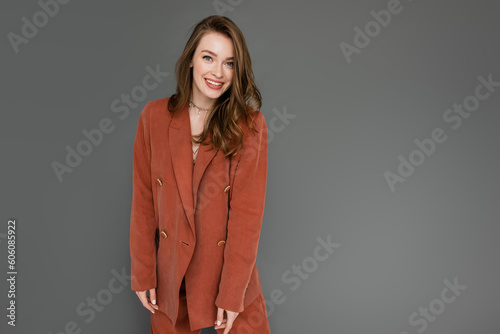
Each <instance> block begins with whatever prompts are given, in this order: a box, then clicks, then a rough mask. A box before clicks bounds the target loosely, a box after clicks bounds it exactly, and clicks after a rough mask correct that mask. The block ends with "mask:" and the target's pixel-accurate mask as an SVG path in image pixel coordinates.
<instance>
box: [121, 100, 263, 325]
mask: <svg viewBox="0 0 500 334" xmlns="http://www.w3.org/2000/svg"><path fill="white" fill-rule="evenodd" d="M168 99H169V98H164V99H159V100H155V101H150V102H148V103H147V105H146V106H145V108H144V109H143V111H142V112H141V114H140V116H139V123H138V127H137V133H136V138H135V142H134V147H133V195H132V210H131V220H130V256H131V289H132V290H133V291H144V290H148V289H151V288H156V296H157V304H158V307H159V310H160V311H161V312H164V313H166V314H167V316H168V317H169V318H170V319H171V321H172V323H173V324H175V323H176V321H177V311H178V304H179V289H180V285H181V281H182V278H183V277H184V276H185V285H186V293H187V295H186V298H187V304H188V312H189V318H190V323H191V329H192V330H195V329H199V328H204V327H210V326H213V325H214V321H215V319H216V316H217V307H220V308H223V309H226V310H230V311H235V312H242V311H243V310H244V308H245V307H246V306H248V305H249V304H250V303H251V302H252V301H253V300H254V299H255V298H256V297H257V296H258V294H259V293H262V288H261V283H260V278H259V273H258V271H257V266H256V257H257V248H258V243H259V238H260V231H261V225H262V218H263V215H264V203H265V194H266V178H267V144H268V138H267V125H266V121H265V119H264V115H263V114H262V113H261V112H260V111H254V112H253V114H252V115H253V116H255V118H254V124H255V128H256V129H257V130H258V131H259V132H258V133H254V132H253V131H251V129H249V128H248V126H247V125H246V123H245V122H244V121H243V120H242V119H240V120H238V124H239V125H240V126H241V127H242V129H243V131H244V141H243V147H242V149H241V151H240V152H239V153H238V154H237V155H236V156H234V157H233V158H232V159H231V160H232V161H231V163H230V159H229V158H226V157H224V155H223V152H222V151H220V150H214V149H212V150H210V149H211V147H209V146H205V145H200V148H199V150H198V154H197V157H196V164H195V165H194V166H193V154H192V153H193V151H192V145H191V124H190V119H189V111H188V105H187V104H186V105H185V106H184V108H183V109H182V110H181V111H180V112H177V113H175V114H172V113H170V112H169V111H168V110H167V102H168ZM230 167H231V169H232V170H231V173H230V170H229V169H230ZM230 175H231V180H230ZM229 199H230V205H228V200H229Z"/></svg>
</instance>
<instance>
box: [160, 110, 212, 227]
mask: <svg viewBox="0 0 500 334" xmlns="http://www.w3.org/2000/svg"><path fill="white" fill-rule="evenodd" d="M168 139H169V143H168V144H169V148H170V153H171V156H172V165H173V170H174V174H175V179H176V180H177V185H178V187H179V193H180V196H181V200H182V205H183V207H184V211H185V212H186V216H187V218H188V222H189V225H190V226H191V230H192V231H193V235H194V233H195V223H194V208H195V207H196V199H197V196H196V195H197V192H198V187H199V185H200V181H201V178H202V176H203V173H204V172H205V169H206V168H207V166H208V164H209V162H210V161H211V160H212V159H213V157H214V156H215V154H216V153H217V152H218V150H214V149H212V150H210V148H211V146H207V145H200V148H199V150H198V154H197V156H196V164H195V166H194V170H193V146H192V142H191V121H190V119H189V109H188V103H186V104H185V105H184V107H183V108H182V109H181V110H180V111H179V112H176V113H173V115H172V121H171V122H170V129H169V138H168ZM210 139H211V136H210V134H209V135H208V140H210Z"/></svg>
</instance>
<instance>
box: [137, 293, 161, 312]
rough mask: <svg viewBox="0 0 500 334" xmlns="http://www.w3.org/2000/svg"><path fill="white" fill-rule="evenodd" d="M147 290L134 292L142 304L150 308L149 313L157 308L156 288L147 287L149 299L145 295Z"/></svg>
mask: <svg viewBox="0 0 500 334" xmlns="http://www.w3.org/2000/svg"><path fill="white" fill-rule="evenodd" d="M147 291H148V290H144V291H136V292H135V293H136V294H137V296H138V297H139V300H140V301H141V303H142V306H144V307H145V308H147V309H148V310H150V311H151V313H153V314H154V313H155V310H157V309H158V305H156V289H155V288H153V289H149V296H150V297H151V299H149V298H148V296H147V295H146V292H147Z"/></svg>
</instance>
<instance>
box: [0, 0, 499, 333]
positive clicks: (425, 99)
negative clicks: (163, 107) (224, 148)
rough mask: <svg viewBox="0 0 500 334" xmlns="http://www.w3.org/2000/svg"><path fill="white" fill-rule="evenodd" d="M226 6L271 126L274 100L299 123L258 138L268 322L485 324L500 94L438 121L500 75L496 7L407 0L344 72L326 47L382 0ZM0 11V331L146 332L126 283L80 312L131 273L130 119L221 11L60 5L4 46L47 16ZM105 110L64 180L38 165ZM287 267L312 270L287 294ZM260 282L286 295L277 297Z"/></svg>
mask: <svg viewBox="0 0 500 334" xmlns="http://www.w3.org/2000/svg"><path fill="white" fill-rule="evenodd" d="M221 1H223V2H225V3H227V2H228V1H229V0H221ZM232 4H233V5H232V6H231V8H232V11H226V12H225V13H224V15H227V16H229V17H230V18H231V19H233V20H234V21H235V22H236V24H238V25H239V26H240V28H241V29H242V31H243V33H244V35H245V37H246V40H247V43H248V46H249V49H250V52H251V56H252V61H253V64H254V73H255V77H256V81H257V85H258V87H259V88H260V89H261V91H262V94H263V98H264V100H263V101H264V104H263V106H262V109H261V111H262V112H263V113H264V115H265V116H266V120H267V122H268V125H270V122H271V120H272V119H273V118H277V113H276V110H278V111H279V112H281V113H283V112H284V110H286V112H287V113H288V114H290V115H295V118H293V119H289V120H288V124H284V123H282V122H280V121H276V125H277V126H278V125H279V126H281V125H284V126H283V127H282V128H279V130H278V129H277V128H275V130H273V129H270V132H272V136H273V137H272V140H270V143H269V178H268V190H267V196H266V211H265V216H264V222H263V228H262V234H261V241H260V248H259V255H258V260H257V261H258V267H259V272H260V274H261V281H262V285H263V292H264V296H265V298H266V300H268V313H269V322H270V325H271V330H272V332H273V333H313V332H315V333H345V334H347V333H352V334H359V333H384V334H386V333H389V334H399V333H404V332H407V333H421V332H425V333H484V334H486V333H498V332H499V330H500V324H499V323H498V313H499V311H500V309H499V305H498V300H499V297H500V291H499V281H500V269H499V267H498V255H499V250H500V245H499V243H498V240H497V239H498V235H499V207H500V206H499V192H498V187H499V185H500V178H499V174H498V170H499V169H500V159H499V158H498V153H496V152H498V143H499V139H500V135H499V132H498V130H497V124H498V123H499V121H500V115H499V106H500V97H499V95H500V89H498V88H497V89H496V91H495V92H493V93H491V96H490V97H489V98H488V99H487V100H485V101H481V103H480V106H479V108H478V109H477V110H476V111H474V112H472V114H471V116H470V117H469V118H467V119H463V123H462V125H461V127H460V128H458V129H456V130H453V129H452V128H451V126H450V123H446V122H444V120H443V114H444V112H445V111H446V110H447V109H448V108H450V107H452V106H453V104H454V103H462V102H463V100H464V99H465V98H466V97H467V96H469V95H471V94H473V93H474V90H475V88H476V86H477V85H478V84H479V81H478V80H477V77H478V76H480V75H482V76H483V77H487V76H488V75H489V74H491V75H492V77H493V80H494V81H497V82H498V81H500V69H499V64H498V59H500V47H499V45H498V31H499V29H500V21H499V20H498V12H499V9H500V6H499V5H498V3H497V2H495V1H451V0H447V1H444V0H441V1H409V0H402V1H401V6H402V7H403V10H402V11H401V12H400V13H399V14H397V15H392V20H391V22H390V23H389V25H388V26H387V27H385V28H382V29H381V31H380V33H379V34H378V35H377V36H375V37H373V38H372V39H371V42H370V44H369V45H368V46H367V47H365V48H363V49H362V50H361V52H360V53H359V54H354V55H353V56H352V61H351V62H350V63H348V62H347V61H346V58H345V57H344V55H343V54H342V52H341V49H340V47H339V44H340V43H341V42H346V43H349V44H353V40H354V36H355V31H354V30H353V29H354V27H356V26H358V27H360V28H364V26H365V24H367V23H368V22H370V21H373V20H374V19H373V17H372V16H371V15H370V11H371V10H375V11H379V10H382V9H386V8H387V4H388V1H386V0H384V1H379V0H377V1H356V2H354V1H347V0H345V1H308V2H306V1H262V0H261V1H248V0H243V1H238V0H233V1H232ZM1 7H2V10H1V14H0V15H1V20H0V25H1V29H0V31H1V32H2V34H3V35H4V38H2V42H1V54H2V65H1V66H2V89H1V91H2V99H0V104H1V115H2V122H0V127H1V128H0V136H1V140H0V147H1V156H2V167H1V168H2V173H1V176H0V177H1V198H0V203H1V204H0V205H1V220H2V225H1V228H0V233H2V234H1V235H0V249H1V253H0V254H2V255H1V260H0V263H1V268H3V269H2V271H3V272H4V274H3V275H2V277H6V272H7V267H6V249H7V248H6V247H7V243H6V240H5V233H6V231H7V228H6V224H7V220H8V219H9V218H16V219H17V224H18V229H17V247H18V253H17V260H18V268H17V269H18V276H17V298H16V301H17V304H18V305H17V326H16V327H15V328H12V327H11V326H7V324H6V317H5V314H6V307H7V304H6V302H7V298H6V293H7V292H6V288H7V286H6V280H5V279H2V280H1V283H0V287H1V299H0V300H1V305H0V306H1V307H0V308H1V309H2V310H3V311H2V316H1V319H2V321H1V325H0V326H1V327H0V331H1V332H2V333H54V334H55V333H60V332H63V331H64V326H65V324H66V323H68V322H69V321H75V322H76V323H77V324H78V326H79V328H80V329H81V333H110V332H111V333H149V317H150V316H149V313H148V311H147V310H145V309H144V308H143V307H142V306H141V305H140V303H139V300H138V299H137V297H136V295H135V293H134V292H132V291H131V290H130V285H122V287H123V290H122V291H121V292H119V293H115V294H113V298H112V300H111V302H110V303H109V304H107V305H105V306H104V308H103V310H102V311H101V312H96V314H95V318H94V319H93V320H92V321H90V322H89V323H87V322H86V321H85V319H88V316H81V315H78V314H77V312H76V309H77V307H78V305H79V304H80V303H86V302H87V298H95V297H96V296H97V294H98V293H99V292H100V291H101V290H102V289H106V288H107V286H108V282H109V281H110V279H112V278H113V277H114V276H113V274H112V271H113V270H115V271H118V272H120V271H122V270H125V271H126V273H130V266H129V261H130V259H129V248H128V247H129V244H128V242H129V239H128V238H129V219H130V204H131V191H132V185H131V182H132V174H131V173H132V160H131V159H132V145H133V140H134V136H135V131H136V127H137V120H138V116H139V113H140V111H141V110H142V108H143V107H144V105H145V104H146V103H147V101H150V100H154V99H159V98H163V97H167V96H170V95H171V94H172V93H173V91H174V88H175V78H174V76H173V73H174V66H175V61H176V60H177V58H178V57H179V55H180V53H181V51H182V48H183V46H184V43H185V42H186V40H187V38H188V37H189V34H190V32H191V30H190V29H191V28H192V27H193V25H194V24H195V23H196V22H198V21H199V20H201V19H202V18H204V17H206V16H208V15H212V14H217V11H216V9H215V7H214V5H213V3H212V1H183V2H181V1H178V2H173V1H152V0H144V1H135V2H134V1H123V0H121V1H118V0H111V1H106V2H100V1H71V2H70V3H68V4H66V5H61V6H60V8H59V13H58V14H57V15H56V16H54V17H53V18H50V19H49V22H48V23H47V24H46V25H45V26H44V27H42V28H40V29H39V31H38V34H37V35H36V36H35V37H33V38H31V39H29V42H28V43H27V44H23V45H21V46H20V47H19V48H20V51H19V53H17V54H16V53H15V52H14V51H13V48H12V46H11V44H10V42H9V40H8V38H7V34H8V33H9V32H14V33H16V34H21V27H22V25H23V22H22V21H21V18H22V17H23V16H25V17H27V18H28V19H29V20H30V21H32V16H33V14H35V13H36V12H37V11H40V10H41V9H40V6H39V5H38V4H37V2H36V1H13V0H11V1H3V2H2V5H1ZM157 64H159V66H160V68H161V69H162V71H165V72H170V73H171V75H170V76H168V77H167V78H166V79H165V80H164V81H163V82H162V83H161V84H160V85H159V86H158V87H157V88H156V89H155V90H153V91H149V92H148V95H147V97H146V98H145V99H144V100H143V101H141V102H139V103H138V105H137V107H136V108H131V109H130V114H129V115H128V117H127V118H125V119H123V120H121V119H119V118H118V117H117V116H118V114H115V113H113V112H112V110H111V108H110V105H111V103H112V102H113V100H115V99H116V98H119V97H120V95H121V94H130V92H131V90H132V88H133V87H135V86H137V85H141V83H142V78H143V77H144V75H146V74H147V72H146V70H145V67H146V66H150V67H153V68H154V67H155V66H156V65H157ZM103 118H109V119H111V120H112V121H113V124H114V125H115V129H114V131H113V132H112V133H110V134H106V135H105V136H104V139H103V142H102V143H101V144H100V145H98V146H95V147H94V148H93V151H92V153H91V154H89V155H88V156H87V157H84V159H83V161H82V163H81V164H80V165H79V166H78V167H76V168H75V169H74V171H73V172H72V173H67V174H64V176H63V177H64V180H63V182H60V181H59V180H58V179H57V177H56V176H55V173H54V171H53V169H52V166H51V163H52V162H54V161H59V162H61V163H64V159H65V155H66V150H65V147H66V145H69V146H71V147H73V148H75V146H76V145H77V143H78V142H79V141H81V140H83V139H85V137H84V136H83V135H82V132H81V131H82V130H84V129H87V130H90V129H93V128H96V127H97V126H98V123H99V121H100V120H101V119H103ZM273 124H274V123H273ZM434 128H442V129H443V131H444V133H445V134H446V135H447V140H446V141H445V142H444V143H441V144H437V145H436V149H435V152H434V153H433V154H432V155H431V156H428V157H426V159H425V161H424V162H423V163H422V164H421V165H420V166H418V167H416V168H415V171H414V173H413V174H412V175H411V176H409V177H408V178H407V179H406V181H405V182H404V183H398V184H396V189H395V191H394V192H392V191H391V190H390V188H389V186H388V184H387V182H386V180H385V178H384V172H386V171H391V172H393V173H396V172H397V167H398V164H399V161H398V156H399V155H402V156H404V157H405V158H408V156H409V155H410V153H411V152H412V151H414V150H415V149H416V148H417V146H416V145H415V143H414V142H413V141H414V139H416V138H418V139H420V140H422V139H424V138H429V137H430V135H431V131H432V130H433V129H434ZM328 236H330V238H331V240H332V241H333V242H335V243H339V244H340V246H339V247H338V248H336V249H335V250H334V252H333V253H332V254H330V256H329V257H328V259H326V260H325V261H322V262H321V261H320V262H315V260H313V259H312V258H311V257H313V256H314V250H315V248H316V247H317V246H318V241H317V238H322V239H323V240H326V239H327V238H328ZM321 252H322V253H321V254H326V253H325V252H324V251H321ZM315 263H316V264H317V266H316V267H315V266H314V264H315ZM293 265H300V266H304V265H305V266H306V267H307V268H308V269H309V271H310V272H309V273H308V277H307V278H305V276H302V277H304V278H303V279H302V278H301V279H299V281H300V286H299V288H298V289H295V290H293V289H292V287H293V284H291V283H289V282H287V281H286V280H284V277H283V275H285V276H286V275H288V276H287V277H299V276H298V275H297V274H293V273H290V272H289V270H292V266H293ZM455 278H456V279H457V280H458V282H459V284H461V285H465V286H466V287H467V288H466V289H465V290H463V291H462V292H461V294H460V295H459V296H456V299H455V300H454V301H453V302H451V303H449V304H445V309H444V311H443V312H438V313H439V314H437V315H435V318H433V320H432V321H430V320H428V321H427V320H423V319H425V317H424V316H422V315H418V316H417V317H416V318H415V320H419V319H420V324H419V325H416V324H413V325H412V324H411V323H410V322H409V318H410V316H411V315H412V314H413V313H414V312H417V313H418V312H419V309H420V308H429V307H430V306H431V305H432V306H433V307H437V306H439V301H438V299H440V298H441V297H440V296H441V291H442V290H443V289H444V288H445V287H446V284H445V283H444V282H445V280H448V281H449V282H453V280H454V279H455ZM116 286H119V284H116ZM274 289H280V290H281V291H282V293H283V295H284V296H285V297H286V300H285V301H284V302H282V303H280V304H278V303H275V302H273V301H272V299H271V292H272V291H273V290H274ZM452 295H453V294H451V293H450V292H448V293H447V295H446V296H447V297H451V296H452ZM85 309H89V307H88V306H87V307H85ZM420 310H421V309H420ZM214 320H215V319H214ZM423 322H427V324H426V327H425V328H424V325H423V324H422V323H423ZM203 333H212V331H209V330H208V329H207V330H204V331H203Z"/></svg>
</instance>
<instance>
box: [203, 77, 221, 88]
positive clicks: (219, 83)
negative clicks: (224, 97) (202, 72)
mask: <svg viewBox="0 0 500 334" xmlns="http://www.w3.org/2000/svg"><path fill="white" fill-rule="evenodd" d="M205 80H206V81H207V82H208V83H209V84H211V85H213V86H222V82H215V81H212V80H210V79H205Z"/></svg>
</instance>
